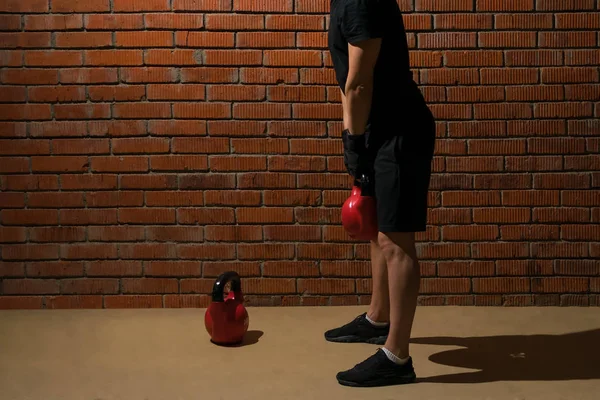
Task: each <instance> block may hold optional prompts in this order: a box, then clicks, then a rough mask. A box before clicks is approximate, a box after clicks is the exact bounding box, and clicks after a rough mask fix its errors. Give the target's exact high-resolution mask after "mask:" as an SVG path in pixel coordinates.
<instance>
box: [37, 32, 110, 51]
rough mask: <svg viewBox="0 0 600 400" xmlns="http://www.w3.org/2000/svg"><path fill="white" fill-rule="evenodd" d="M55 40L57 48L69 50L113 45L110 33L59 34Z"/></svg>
mask: <svg viewBox="0 0 600 400" xmlns="http://www.w3.org/2000/svg"><path fill="white" fill-rule="evenodd" d="M54 40H55V42H56V47H67V48H99V47H110V46H112V44H113V40H112V35H111V33H109V32H69V33H66V32H58V33H55V34H54ZM36 47H38V46H36Z"/></svg>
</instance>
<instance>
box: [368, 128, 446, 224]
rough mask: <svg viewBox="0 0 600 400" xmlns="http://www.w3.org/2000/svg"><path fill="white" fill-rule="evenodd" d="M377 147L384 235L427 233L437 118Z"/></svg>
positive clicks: (379, 207)
mask: <svg viewBox="0 0 600 400" xmlns="http://www.w3.org/2000/svg"><path fill="white" fill-rule="evenodd" d="M410 129H411V130H412V131H411V132H410V133H408V132H407V133H406V134H402V135H396V136H391V137H389V138H386V139H384V140H383V142H382V143H381V144H380V145H378V146H376V150H375V151H376V153H375V161H374V167H375V180H374V182H375V197H376V199H377V219H378V223H379V231H380V232H384V233H386V232H423V231H425V230H426V228H427V208H428V207H427V206H428V204H427V201H428V193H429V182H430V180H431V168H432V161H433V153H434V148H435V121H434V120H433V117H431V119H429V118H428V119H427V120H426V121H423V120H422V121H421V123H419V124H418V126H413V127H411V128H410Z"/></svg>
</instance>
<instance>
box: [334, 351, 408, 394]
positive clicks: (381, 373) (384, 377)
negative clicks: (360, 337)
mask: <svg viewBox="0 0 600 400" xmlns="http://www.w3.org/2000/svg"><path fill="white" fill-rule="evenodd" d="M336 378H337V380H338V382H339V383H340V384H341V385H344V386H354V387H374V386H390V385H402V384H407V383H413V382H415V381H416V379H417V376H416V374H415V370H414V368H413V363H412V358H410V359H409V360H408V362H407V363H406V364H404V365H399V364H396V363H395V362H393V361H391V360H390V359H389V358H388V357H387V356H386V355H385V353H384V352H383V350H381V349H379V350H377V352H376V353H375V354H373V355H372V356H371V357H369V358H367V359H366V360H365V361H363V362H361V363H360V364H357V365H356V366H355V367H354V368H352V369H350V370H348V371H344V372H340V373H338V374H337V376H336Z"/></svg>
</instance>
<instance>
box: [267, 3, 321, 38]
mask: <svg viewBox="0 0 600 400" xmlns="http://www.w3.org/2000/svg"><path fill="white" fill-rule="evenodd" d="M298 7H300V4H298ZM296 12H302V11H301V9H299V8H297V9H296ZM324 21H325V19H324V18H323V16H320V15H267V16H266V19H265V28H266V29H268V30H274V31H279V30H285V31H309V30H310V31H312V30H316V31H319V30H323V29H324V25H325V24H324ZM261 28H262V27H261Z"/></svg>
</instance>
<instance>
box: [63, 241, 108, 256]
mask: <svg viewBox="0 0 600 400" xmlns="http://www.w3.org/2000/svg"><path fill="white" fill-rule="evenodd" d="M60 255H61V257H62V258H63V259H71V260H94V259H115V258H117V246H116V245H114V244H68V245H62V246H61V250H60Z"/></svg>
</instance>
